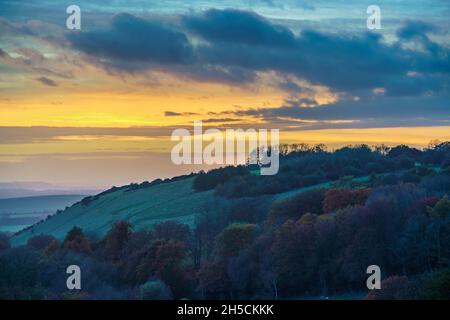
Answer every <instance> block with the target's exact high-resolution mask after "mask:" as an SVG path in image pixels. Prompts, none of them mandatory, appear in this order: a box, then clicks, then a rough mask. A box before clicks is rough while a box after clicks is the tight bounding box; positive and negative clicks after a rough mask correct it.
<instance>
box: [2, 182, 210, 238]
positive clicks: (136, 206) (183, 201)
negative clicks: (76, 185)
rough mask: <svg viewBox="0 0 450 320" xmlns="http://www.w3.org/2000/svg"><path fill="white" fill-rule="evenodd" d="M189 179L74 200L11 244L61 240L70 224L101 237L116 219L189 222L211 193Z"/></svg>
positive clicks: (144, 223)
mask: <svg viewBox="0 0 450 320" xmlns="http://www.w3.org/2000/svg"><path fill="white" fill-rule="evenodd" d="M192 180H193V178H188V179H184V180H179V181H174V182H169V183H161V184H158V185H154V186H150V187H147V188H141V189H136V190H133V189H131V188H124V189H120V190H117V191H113V192H108V193H104V194H101V195H99V196H96V197H93V199H92V200H91V201H90V202H89V203H87V204H83V203H81V202H79V203H76V204H75V205H73V206H72V207H70V208H68V209H67V210H65V211H64V212H62V213H60V214H58V215H55V216H53V217H51V218H50V219H48V220H46V221H44V222H41V223H38V224H36V225H34V226H33V227H32V228H30V229H28V230H25V231H23V232H21V233H19V234H17V235H15V236H14V237H12V239H11V243H12V244H13V245H21V244H24V243H26V241H27V240H28V238H30V237H32V236H35V235H39V234H50V235H53V236H55V237H57V238H60V239H62V238H63V237H64V236H65V235H66V233H67V231H69V230H70V229H71V228H72V227H73V226H80V227H82V228H83V230H84V231H85V232H86V233H87V234H90V235H94V236H103V235H104V234H105V233H106V232H107V231H108V230H109V228H110V226H111V224H112V223H113V222H114V221H117V220H127V221H129V222H130V223H131V224H132V225H133V226H135V230H140V229H145V228H146V227H149V226H151V225H153V224H155V223H157V222H160V221H164V220H177V221H179V222H182V223H186V224H189V225H192V224H193V222H194V215H195V212H196V211H197V210H199V209H200V208H201V207H202V204H203V203H205V202H206V201H208V199H211V195H212V191H207V192H195V191H194V190H193V189H192Z"/></svg>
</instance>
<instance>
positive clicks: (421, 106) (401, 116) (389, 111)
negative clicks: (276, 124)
mask: <svg viewBox="0 0 450 320" xmlns="http://www.w3.org/2000/svg"><path fill="white" fill-rule="evenodd" d="M233 114H234V115H236V116H254V117H258V118H263V119H265V120H268V121H269V120H272V119H276V118H280V117H284V118H292V119H301V120H318V121H335V120H366V121H367V120H372V119H396V120H402V121H405V120H407V119H410V120H412V119H416V120H420V119H430V120H444V121H448V120H449V119H450V97H448V96H447V97H436V96H434V97H422V98H420V99H417V98H416V97H381V98H364V99H360V100H358V101H353V100H342V101H339V102H337V103H333V104H328V105H322V106H318V107H313V108H307V107H301V104H300V103H299V104H297V105H294V103H293V102H292V101H291V102H290V103H289V104H288V105H285V106H281V107H274V108H256V109H247V110H238V111H234V112H233Z"/></svg>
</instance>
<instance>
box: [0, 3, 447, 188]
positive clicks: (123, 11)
mask: <svg viewBox="0 0 450 320" xmlns="http://www.w3.org/2000/svg"><path fill="white" fill-rule="evenodd" d="M72 4H76V5H78V6H79V7H80V8H81V30H79V31H78V30H68V29H67V28H66V18H67V17H68V14H67V13H66V8H67V7H68V6H69V5H72ZM371 4H376V5H378V6H379V7H380V9H381V25H382V29H381V30H368V29H367V26H366V19H367V17H368V14H367V13H366V9H367V7H368V6H369V5H371ZM449 16H450V2H449V1H448V0H422V1H419V0H410V1H406V0H405V1H400V0H384V1H373V0H370V1H365V0H350V1H341V0H338V1H325V0H315V1H312V0H305V1H302V0H285V1H278V0H248V1H236V0H217V1H213V0H201V1H192V0H173V1H172V0H171V1H156V0H155V1H153V0H151V1H143V0H128V1H125V0H116V1H92V0H90V1H85V0H77V1H49V0H40V1H38V0H33V1H30V0H21V1H8V0H0V182H5V181H45V182H50V183H55V184H62V185H69V186H83V187H102V188H103V187H109V186H111V185H121V184H126V183H130V182H133V181H135V182H140V181H144V180H152V179H155V178H158V177H171V176H174V175H178V174H182V173H188V172H191V171H196V170H199V169H200V167H198V166H197V167H194V166H181V167H176V166H174V165H173V164H172V163H171V160H170V149H171V147H172V146H173V143H172V142H171V141H170V135H171V133H172V131H173V130H174V129H176V128H187V129H191V127H192V124H193V121H195V120H202V121H203V123H204V126H205V127H216V128H219V129H224V128H229V127H234V128H256V129H257V128H277V129H280V135H281V138H282V142H306V143H311V144H314V143H326V144H327V145H328V146H329V148H330V149H332V148H336V147H338V146H342V145H348V144H358V143H366V144H369V145H374V144H379V143H386V144H389V145H394V144H400V143H405V144H410V145H413V146H417V147H423V146H426V145H427V143H428V142H429V141H430V140H434V139H439V140H441V141H449V140H450V99H449V98H450V92H449V83H450V76H449V73H450V54H449V52H450V51H449V50H450V41H449V39H450V33H449V32H450V22H449Z"/></svg>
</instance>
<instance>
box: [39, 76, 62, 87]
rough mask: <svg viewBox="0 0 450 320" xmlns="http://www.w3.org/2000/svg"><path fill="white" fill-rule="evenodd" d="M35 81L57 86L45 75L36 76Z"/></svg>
mask: <svg viewBox="0 0 450 320" xmlns="http://www.w3.org/2000/svg"><path fill="white" fill-rule="evenodd" d="M36 80H37V81H39V82H40V83H42V84H43V85H46V86H49V87H56V86H58V83H57V82H56V81H54V80H52V79H50V78H47V77H39V78H36Z"/></svg>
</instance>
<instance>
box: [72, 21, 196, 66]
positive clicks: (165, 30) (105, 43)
mask: <svg viewBox="0 0 450 320" xmlns="http://www.w3.org/2000/svg"><path fill="white" fill-rule="evenodd" d="M68 39H69V41H70V43H71V44H72V46H73V47H74V48H76V49H78V50H80V51H82V52H84V53H86V54H88V55H93V56H96V57H101V58H103V59H106V60H107V63H109V64H111V65H112V66H113V67H116V68H119V69H120V68H124V69H126V68H127V67H128V66H132V67H133V68H134V67H137V68H139V65H137V66H136V65H134V66H133V65H132V64H133V63H136V62H137V63H158V64H183V63H186V62H187V61H189V59H191V57H192V47H191V44H190V43H189V41H188V39H187V37H186V35H185V34H184V33H182V32H179V31H176V30H173V29H172V28H170V27H168V26H167V25H165V24H163V23H161V22H160V21H153V20H144V19H141V18H138V17H135V16H132V15H129V14H119V15H117V16H115V17H114V18H113V20H112V24H111V28H110V29H109V30H101V31H88V32H81V33H71V34H70V35H69V38H68ZM129 62H131V64H129Z"/></svg>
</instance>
